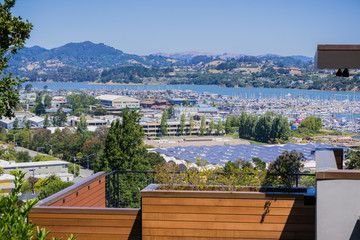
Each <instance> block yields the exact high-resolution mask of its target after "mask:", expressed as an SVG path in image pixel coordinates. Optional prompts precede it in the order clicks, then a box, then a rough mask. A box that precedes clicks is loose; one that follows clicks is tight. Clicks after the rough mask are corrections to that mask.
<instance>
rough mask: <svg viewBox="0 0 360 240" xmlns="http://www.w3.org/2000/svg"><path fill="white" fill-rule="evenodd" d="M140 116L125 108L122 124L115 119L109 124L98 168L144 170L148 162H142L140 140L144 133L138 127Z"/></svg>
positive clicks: (143, 148)
mask: <svg viewBox="0 0 360 240" xmlns="http://www.w3.org/2000/svg"><path fill="white" fill-rule="evenodd" d="M140 118H141V114H140V112H138V111H137V110H136V109H132V110H130V109H128V108H126V109H125V110H124V111H123V115H122V122H120V121H119V119H117V120H116V121H114V122H112V123H111V127H110V129H109V133H108V134H107V136H106V140H105V148H104V154H103V157H102V159H101V160H102V161H101V165H100V168H101V169H102V170H105V171H107V172H109V171H111V170H146V169H148V168H149V165H148V162H146V161H145V160H144V154H145V153H146V149H145V147H144V144H143V141H142V138H143V136H144V131H143V128H142V126H141V125H140Z"/></svg>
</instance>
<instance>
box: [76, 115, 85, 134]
mask: <svg viewBox="0 0 360 240" xmlns="http://www.w3.org/2000/svg"><path fill="white" fill-rule="evenodd" d="M76 131H77V132H78V133H79V134H80V135H84V134H85V133H86V132H87V122H86V116H85V115H84V114H82V115H81V116H80V121H79V122H78V124H77V129H76Z"/></svg>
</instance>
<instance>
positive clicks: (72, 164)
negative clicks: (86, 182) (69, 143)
mask: <svg viewBox="0 0 360 240" xmlns="http://www.w3.org/2000/svg"><path fill="white" fill-rule="evenodd" d="M68 173H70V174H74V163H69V165H68ZM79 174H80V165H79V164H75V177H77V176H79Z"/></svg>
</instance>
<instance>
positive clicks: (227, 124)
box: [225, 117, 234, 134]
mask: <svg viewBox="0 0 360 240" xmlns="http://www.w3.org/2000/svg"><path fill="white" fill-rule="evenodd" d="M233 132H234V131H233V129H232V127H231V117H227V118H226V122H225V133H226V134H231V133H233Z"/></svg>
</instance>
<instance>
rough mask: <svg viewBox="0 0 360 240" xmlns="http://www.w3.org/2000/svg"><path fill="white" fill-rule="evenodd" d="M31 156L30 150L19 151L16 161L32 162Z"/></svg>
mask: <svg viewBox="0 0 360 240" xmlns="http://www.w3.org/2000/svg"><path fill="white" fill-rule="evenodd" d="M30 160H31V157H30V155H29V152H28V151H19V152H17V153H16V162H30Z"/></svg>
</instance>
